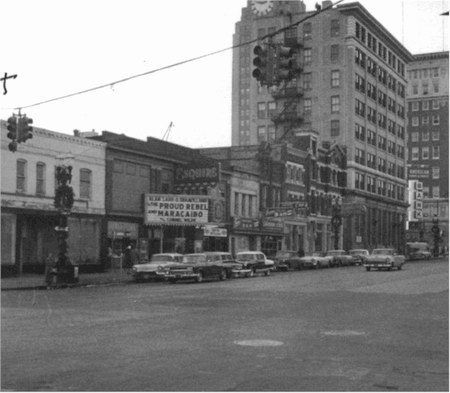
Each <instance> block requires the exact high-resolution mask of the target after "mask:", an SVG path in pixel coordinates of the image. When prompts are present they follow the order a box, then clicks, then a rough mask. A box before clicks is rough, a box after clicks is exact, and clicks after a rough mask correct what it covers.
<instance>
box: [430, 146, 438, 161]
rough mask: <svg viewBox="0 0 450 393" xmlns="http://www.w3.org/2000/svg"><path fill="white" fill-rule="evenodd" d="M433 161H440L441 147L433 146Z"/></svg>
mask: <svg viewBox="0 0 450 393" xmlns="http://www.w3.org/2000/svg"><path fill="white" fill-rule="evenodd" d="M432 149H433V160H439V146H433V147H432Z"/></svg>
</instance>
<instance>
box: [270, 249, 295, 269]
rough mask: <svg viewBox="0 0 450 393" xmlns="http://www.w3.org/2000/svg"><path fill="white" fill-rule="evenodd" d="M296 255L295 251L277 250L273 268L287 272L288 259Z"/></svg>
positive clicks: (288, 266)
mask: <svg viewBox="0 0 450 393" xmlns="http://www.w3.org/2000/svg"><path fill="white" fill-rule="evenodd" d="M295 257H297V252H296V251H277V253H276V255H275V258H274V260H273V261H274V262H275V269H276V270H277V271H281V272H287V271H288V270H289V269H290V268H291V267H290V261H291V260H292V259H293V258H295Z"/></svg>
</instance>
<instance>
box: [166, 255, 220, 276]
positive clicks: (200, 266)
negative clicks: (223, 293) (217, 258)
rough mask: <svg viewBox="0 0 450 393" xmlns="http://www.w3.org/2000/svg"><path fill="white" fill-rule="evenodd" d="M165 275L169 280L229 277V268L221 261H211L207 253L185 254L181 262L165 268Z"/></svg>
mask: <svg viewBox="0 0 450 393" xmlns="http://www.w3.org/2000/svg"><path fill="white" fill-rule="evenodd" d="M165 277H166V279H167V280H169V282H171V283H176V282H177V281H179V280H194V281H195V282H202V281H203V280H204V279H210V278H215V279H219V280H226V279H227V268H226V267H225V266H223V265H222V264H220V263H215V262H209V261H208V259H207V257H206V255H205V254H185V255H183V258H182V260H181V263H179V264H176V265H170V266H168V267H167V268H166V269H165Z"/></svg>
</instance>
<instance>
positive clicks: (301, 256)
mask: <svg viewBox="0 0 450 393" xmlns="http://www.w3.org/2000/svg"><path fill="white" fill-rule="evenodd" d="M297 255H298V256H299V257H300V258H303V257H304V256H305V251H304V250H303V248H301V247H300V248H299V249H298V252H297Z"/></svg>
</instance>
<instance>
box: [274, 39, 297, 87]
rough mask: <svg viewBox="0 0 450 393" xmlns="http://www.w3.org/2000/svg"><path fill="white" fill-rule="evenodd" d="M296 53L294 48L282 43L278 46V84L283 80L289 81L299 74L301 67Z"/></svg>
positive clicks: (276, 75)
mask: <svg viewBox="0 0 450 393" xmlns="http://www.w3.org/2000/svg"><path fill="white" fill-rule="evenodd" d="M295 54H296V51H295V49H293V48H289V47H286V46H281V45H280V46H278V47H277V54H276V59H277V61H276V71H275V78H276V80H277V84H279V83H280V82H281V81H289V80H291V79H293V78H294V77H295V76H297V75H298V74H299V72H300V67H299V65H298V64H297V61H296V59H295Z"/></svg>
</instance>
